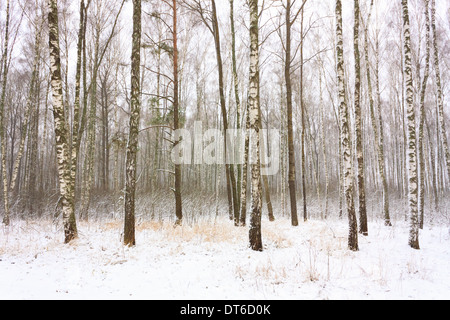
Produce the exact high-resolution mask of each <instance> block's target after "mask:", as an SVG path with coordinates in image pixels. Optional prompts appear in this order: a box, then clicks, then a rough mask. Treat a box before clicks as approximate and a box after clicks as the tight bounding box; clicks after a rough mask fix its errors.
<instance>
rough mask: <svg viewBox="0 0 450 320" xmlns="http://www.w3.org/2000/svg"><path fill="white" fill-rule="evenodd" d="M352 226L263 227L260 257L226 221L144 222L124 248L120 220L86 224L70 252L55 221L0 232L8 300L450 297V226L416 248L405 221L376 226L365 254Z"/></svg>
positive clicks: (434, 229) (2, 288)
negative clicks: (354, 241) (350, 239)
mask: <svg viewBox="0 0 450 320" xmlns="http://www.w3.org/2000/svg"><path fill="white" fill-rule="evenodd" d="M347 229H348V227H347V223H346V221H345V220H343V221H341V220H334V221H328V222H324V221H310V222H308V223H302V224H301V225H300V227H298V228H292V227H290V225H289V221H288V220H287V219H279V220H278V221H276V222H274V223H269V222H268V221H265V220H264V221H263V240H264V246H265V251H264V252H263V253H256V252H253V251H251V250H250V249H249V248H248V247H247V242H248V241H247V238H248V230H247V228H235V227H233V226H232V224H231V223H230V222H229V221H228V220H226V219H219V220H218V221H217V222H216V224H215V225H214V223H213V222H211V221H206V220H205V221H200V222H197V223H195V224H194V225H191V226H184V227H181V228H176V229H175V228H173V227H172V225H171V224H169V223H162V222H144V223H141V225H140V226H139V227H138V228H137V246H136V247H134V248H127V247H124V246H123V245H122V244H121V241H120V240H121V230H122V222H121V221H110V222H102V223H100V222H88V223H87V222H85V223H80V224H79V231H80V238H79V239H78V240H76V241H75V242H73V243H72V244H70V245H64V244H62V231H61V230H60V227H59V226H55V225H53V224H52V223H51V222H44V221H39V222H30V221H28V222H26V221H14V222H13V224H12V226H11V227H10V228H9V229H5V228H4V227H2V229H1V231H0V299H152V300H160V299H164V300H170V299H193V300H200V299H203V300H211V299H237V300H241V299H246V300H248V299H250V300H253V299H258V300H259V299H262V300H265V299H274V300H277V299H284V300H289V299H450V233H449V231H450V230H449V228H448V227H443V226H428V227H426V228H425V230H423V231H422V232H421V247H422V250H421V251H414V250H412V249H410V248H409V247H408V245H407V243H408V242H407V239H408V226H407V224H406V223H404V222H397V223H395V225H394V226H393V227H392V228H388V227H385V226H384V225H383V224H382V223H371V224H370V236H369V237H367V238H363V237H360V238H359V239H360V252H357V253H353V252H350V251H349V250H348V249H347Z"/></svg>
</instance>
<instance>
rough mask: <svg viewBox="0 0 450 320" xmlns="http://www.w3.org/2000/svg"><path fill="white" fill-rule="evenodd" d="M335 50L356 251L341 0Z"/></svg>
mask: <svg viewBox="0 0 450 320" xmlns="http://www.w3.org/2000/svg"><path fill="white" fill-rule="evenodd" d="M336 39H337V45H336V51H337V83H338V88H339V117H340V124H341V132H342V140H341V143H342V153H343V161H344V190H345V199H346V203H347V213H348V219H349V240H348V246H349V249H350V250H352V251H358V250H359V248H358V226H357V220H356V213H355V203H354V199H353V176H354V175H353V167H352V159H351V150H352V147H351V144H352V143H351V138H350V124H349V111H348V107H347V103H346V99H345V81H344V40H343V34H342V1H341V0H336Z"/></svg>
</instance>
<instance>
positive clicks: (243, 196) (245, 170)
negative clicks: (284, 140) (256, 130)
mask: <svg viewBox="0 0 450 320" xmlns="http://www.w3.org/2000/svg"><path fill="white" fill-rule="evenodd" d="M248 106H249V104H248V103H247V112H246V116H245V119H246V121H245V128H246V130H245V142H244V160H243V166H242V185H241V216H240V225H241V226H245V225H246V223H247V181H248V161H249V148H250V133H249V130H250V113H249V110H248Z"/></svg>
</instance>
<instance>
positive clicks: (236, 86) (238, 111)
mask: <svg viewBox="0 0 450 320" xmlns="http://www.w3.org/2000/svg"><path fill="white" fill-rule="evenodd" d="M229 1H230V25H231V60H232V67H233V83H234V99H235V103H236V129H237V130H238V132H239V133H240V132H241V130H240V129H241V117H242V110H241V108H242V107H241V100H240V98H239V77H238V73H237V61H236V31H235V24H234V0H229ZM241 141H242V137H241V136H238V137H237V142H238V145H237V150H238V152H240V151H241V145H240V143H241ZM236 169H237V181H236V188H237V190H236V196H237V199H236V201H237V209H238V211H240V204H241V186H242V182H241V178H242V167H241V165H240V164H238V165H237V166H236ZM235 217H236V216H235ZM238 220H240V217H239V216H238ZM235 223H237V224H239V221H235Z"/></svg>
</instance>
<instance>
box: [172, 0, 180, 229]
mask: <svg viewBox="0 0 450 320" xmlns="http://www.w3.org/2000/svg"><path fill="white" fill-rule="evenodd" d="M172 9H173V29H172V30H173V129H174V130H178V129H180V119H179V116H180V115H179V87H178V86H179V79H178V21H177V19H178V18H177V13H178V11H177V10H178V9H177V0H173V3H172ZM175 143H179V142H178V141H175ZM173 191H174V193H175V216H176V219H177V220H176V222H175V225H176V226H179V225H181V224H182V222H183V203H182V199H181V166H180V165H179V164H175V189H174V190H173Z"/></svg>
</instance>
